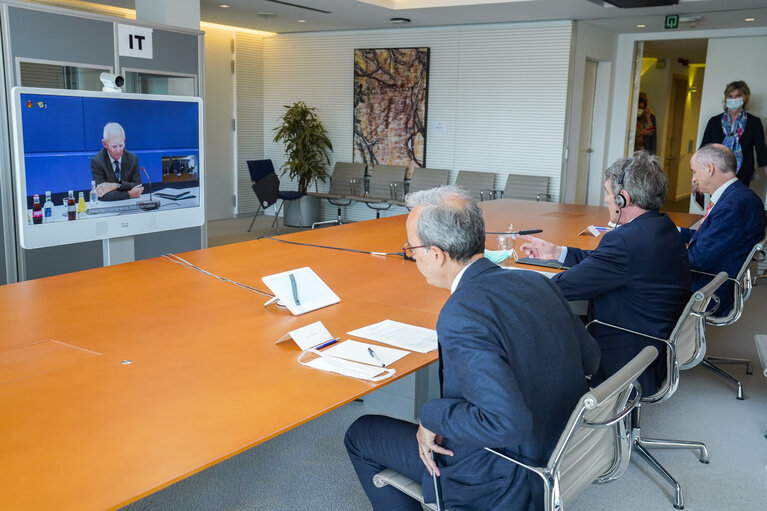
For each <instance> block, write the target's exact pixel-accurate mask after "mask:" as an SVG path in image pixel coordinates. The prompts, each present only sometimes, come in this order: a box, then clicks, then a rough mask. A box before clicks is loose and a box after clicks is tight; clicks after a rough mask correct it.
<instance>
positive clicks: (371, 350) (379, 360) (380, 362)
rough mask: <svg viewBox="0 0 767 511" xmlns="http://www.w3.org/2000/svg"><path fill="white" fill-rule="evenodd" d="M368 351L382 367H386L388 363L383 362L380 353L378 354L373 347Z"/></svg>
mask: <svg viewBox="0 0 767 511" xmlns="http://www.w3.org/2000/svg"><path fill="white" fill-rule="evenodd" d="M368 353H370V356H371V357H373V360H375V361H376V362H378V363H379V364H381V367H386V364H384V363H383V360H381V359H380V358H378V355H376V352H375V351H373V348H368Z"/></svg>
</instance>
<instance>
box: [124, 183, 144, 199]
mask: <svg viewBox="0 0 767 511" xmlns="http://www.w3.org/2000/svg"><path fill="white" fill-rule="evenodd" d="M143 192H144V187H143V186H141V185H136V186H134V187H133V188H131V189H130V190H128V195H129V196H130V198H131V199H138V198H139V197H141V194H142V193H143Z"/></svg>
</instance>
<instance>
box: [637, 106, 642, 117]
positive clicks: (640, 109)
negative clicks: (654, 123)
mask: <svg viewBox="0 0 767 511" xmlns="http://www.w3.org/2000/svg"><path fill="white" fill-rule="evenodd" d="M642 114H644V108H637V117H642Z"/></svg>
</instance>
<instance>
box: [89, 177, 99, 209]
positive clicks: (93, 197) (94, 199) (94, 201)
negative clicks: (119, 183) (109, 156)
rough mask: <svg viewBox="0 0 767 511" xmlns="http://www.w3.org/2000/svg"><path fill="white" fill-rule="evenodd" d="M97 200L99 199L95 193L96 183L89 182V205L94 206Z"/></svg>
mask: <svg viewBox="0 0 767 511" xmlns="http://www.w3.org/2000/svg"><path fill="white" fill-rule="evenodd" d="M97 200H99V197H98V194H97V193H96V181H91V204H96V201H97Z"/></svg>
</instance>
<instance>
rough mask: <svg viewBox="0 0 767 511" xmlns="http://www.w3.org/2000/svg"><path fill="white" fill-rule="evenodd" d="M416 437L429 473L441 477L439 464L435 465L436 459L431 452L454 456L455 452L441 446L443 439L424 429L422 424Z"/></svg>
mask: <svg viewBox="0 0 767 511" xmlns="http://www.w3.org/2000/svg"><path fill="white" fill-rule="evenodd" d="M415 436H416V439H417V440H418V455H419V456H421V461H422V462H423V464H424V465H426V470H428V471H429V474H430V475H434V474H437V475H438V476H439V468H438V467H437V464H436V463H434V459H432V457H431V452H432V451H434V452H436V453H439V454H446V455H448V456H452V455H453V451H451V450H450V449H445V448H444V447H442V446H441V445H439V444H440V443H441V442H442V437H439V436H437V435H436V434H434V433H432V432H431V431H429V430H428V429H426V428H424V427H423V425H422V424H421V423H420V422H419V423H418V432H417V433H416V434H415Z"/></svg>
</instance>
